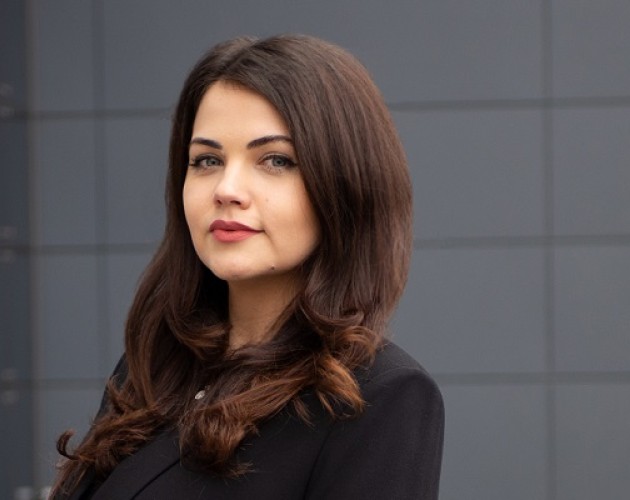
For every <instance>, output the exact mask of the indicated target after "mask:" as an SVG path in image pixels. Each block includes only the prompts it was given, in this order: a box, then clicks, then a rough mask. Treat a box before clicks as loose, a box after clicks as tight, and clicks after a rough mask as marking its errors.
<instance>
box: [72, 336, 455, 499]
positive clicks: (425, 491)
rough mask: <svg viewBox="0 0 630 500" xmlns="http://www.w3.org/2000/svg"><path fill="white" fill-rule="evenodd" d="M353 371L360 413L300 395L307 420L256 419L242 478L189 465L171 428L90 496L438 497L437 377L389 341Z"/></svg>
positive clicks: (242, 454) (80, 493)
mask: <svg viewBox="0 0 630 500" xmlns="http://www.w3.org/2000/svg"><path fill="white" fill-rule="evenodd" d="M357 378H358V380H359V383H360V385H361V390H362V394H363V397H364V398H365V400H366V402H367V406H366V409H365V411H364V412H363V413H362V414H361V416H360V417H358V418H355V419H350V420H348V419H345V420H344V419H342V420H336V421H333V420H331V419H330V418H329V417H328V415H327V414H326V412H325V411H324V409H323V408H322V406H321V405H320V404H319V402H318V401H317V398H315V397H314V396H313V395H312V394H310V393H306V394H304V395H303V399H304V401H305V402H306V404H307V405H308V408H309V410H310V411H311V413H312V415H313V421H312V425H311V426H309V425H306V424H305V423H303V422H302V421H301V420H299V419H298V418H297V417H296V416H295V415H294V414H292V412H291V411H289V410H287V411H285V412H281V413H280V414H278V415H276V416H275V417H273V418H271V419H270V420H269V421H267V422H266V423H264V424H263V425H261V426H260V429H259V430H260V432H259V435H257V436H255V437H251V438H248V439H246V440H245V441H244V442H243V444H242V445H241V446H240V447H239V450H238V453H237V457H238V460H239V461H241V462H247V463H250V464H251V472H249V473H247V474H246V475H245V476H243V477H241V478H239V479H229V480H228V479H223V478H219V477H216V476H214V475H210V474H207V473H202V472H196V471H194V470H190V469H188V468H186V467H185V466H184V465H182V463H181V461H180V454H179V447H178V442H177V434H176V432H175V431H170V432H165V433H163V434H161V435H159V436H158V437H157V438H156V439H155V440H154V441H152V442H150V443H149V444H147V445H146V446H144V447H143V448H141V449H140V450H139V451H138V452H136V453H135V454H134V455H132V456H130V457H128V458H126V459H125V460H123V461H122V462H120V464H119V465H118V466H117V467H116V468H115V469H114V471H113V472H112V473H111V475H110V476H109V477H108V478H107V480H106V481H105V482H104V483H103V484H102V485H101V486H100V487H99V488H98V489H97V490H96V492H95V493H94V495H93V496H92V497H91V498H92V499H93V500H126V499H139V500H149V499H150V500H159V499H165V500H166V499H168V500H172V499H189V498H190V499H230V500H241V499H242V500H257V499H260V500H266V499H274V500H293V499H309V500H335V499H340V500H341V499H344V500H354V499H361V500H370V499H379V500H382V499H388V500H398V499H400V500H408V499H422V500H433V499H437V498H438V485H439V477H440V466H441V460H442V443H443V431H444V406H443V403H442V397H441V395H440V392H439V389H438V388H437V386H436V384H435V382H434V381H433V380H432V379H431V378H430V377H429V375H428V374H427V373H426V372H425V371H424V370H423V369H422V368H421V367H420V366H419V365H418V364H417V363H416V362H415V361H414V360H413V359H412V358H411V357H410V356H408V355H407V354H406V353H405V352H404V351H403V350H402V349H400V348H399V347H397V346H396V345H394V344H391V343H390V344H388V345H387V346H386V347H385V348H384V349H383V350H382V351H380V352H379V354H378V355H377V357H376V361H375V363H374V364H373V365H372V367H370V368H369V369H367V370H363V371H359V372H358V373H357ZM91 486H92V485H91V477H89V476H88V477H86V478H85V479H84V480H83V481H82V482H81V483H80V485H79V487H78V489H77V490H76V491H75V492H74V493H73V494H72V495H71V496H70V497H69V498H70V499H71V500H80V499H83V498H86V493H87V494H89V492H90V489H91Z"/></svg>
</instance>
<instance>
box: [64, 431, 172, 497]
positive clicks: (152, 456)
mask: <svg viewBox="0 0 630 500" xmlns="http://www.w3.org/2000/svg"><path fill="white" fill-rule="evenodd" d="M179 458H180V457H179V439H178V435H177V432H176V431H173V430H171V431H166V432H164V433H162V434H159V435H158V436H157V437H156V438H155V439H154V440H153V441H151V442H150V443H148V444H147V445H145V446H143V447H142V448H140V449H139V450H138V451H137V452H136V453H134V454H133V455H131V456H130V457H127V458H125V459H124V460H123V461H122V462H120V463H119V464H118V465H117V466H116V468H115V469H114V470H113V471H112V473H111V474H110V475H109V477H108V478H107V479H106V480H105V482H104V483H103V484H102V485H101V486H100V487H99V488H98V490H96V492H95V493H94V496H93V497H92V500H111V499H112V498H116V499H117V500H118V499H120V500H126V499H131V498H134V497H135V496H136V495H137V494H138V493H139V492H140V491H141V490H142V489H143V488H144V487H145V486H146V485H147V484H149V483H150V482H151V481H153V479H155V477H156V476H159V475H160V474H161V473H162V472H164V470H166V469H168V468H169V467H171V466H172V465H173V464H175V463H176V462H177V461H178V460H179ZM92 479H93V477H92V475H91V474H89V475H86V477H85V478H84V479H83V481H81V483H80V484H79V486H78V487H77V489H76V491H75V492H74V493H73V494H72V495H71V497H70V499H69V500H79V499H81V496H82V495H83V494H84V493H85V491H86V490H87V489H88V487H89V486H90V483H91V482H92Z"/></svg>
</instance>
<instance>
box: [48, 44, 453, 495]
mask: <svg viewBox="0 0 630 500" xmlns="http://www.w3.org/2000/svg"><path fill="white" fill-rule="evenodd" d="M166 191H167V224H166V231H165V236H164V239H163V242H162V244H161V246H160V248H159V250H158V252H157V254H156V255H155V257H154V259H153V261H152V262H151V264H150V265H149V267H148V269H147V270H146V272H145V274H144V276H143V277H142V280H141V283H140V286H139V289H138V292H137V294H136V297H135V300H134V303H133V305H132V308H131V311H130V313H129V318H128V321H127V326H126V341H125V342H126V345H125V356H124V357H123V359H122V360H121V362H120V363H119V365H118V366H117V368H116V370H115V372H114V375H113V376H112V379H111V380H110V382H109V384H108V387H107V391H106V396H105V398H104V401H103V405H102V407H101V410H100V412H99V414H98V415H97V417H96V419H95V420H94V423H93V425H92V427H91V429H90V431H89V432H88V434H87V435H86V437H85V438H84V439H83V441H82V442H81V443H80V444H79V446H78V447H77V448H76V449H74V450H72V451H71V450H70V449H69V446H68V440H69V438H70V436H71V434H70V433H65V434H64V435H62V437H61V438H60V439H59V442H58V448H59V450H60V452H61V453H62V454H63V455H64V456H65V457H66V459H65V461H64V462H63V463H62V464H61V466H60V473H59V477H58V480H57V483H56V486H55V492H54V496H55V498H72V499H80V498H93V499H95V500H96V499H127V498H129V499H130V498H137V499H162V498H164V499H173V498H195V499H201V498H208V499H214V498H230V499H248V500H250V499H282V500H290V499H298V498H307V499H383V498H387V499H411V498H420V499H434V498H437V495H438V482H439V474H440V464H441V454H442V439H443V425H444V412H443V405H442V399H441V396H440V393H439V390H438V389H437V387H436V385H435V383H434V382H433V381H432V379H431V378H430V377H429V376H428V375H427V373H426V372H425V371H424V370H423V369H422V368H421V367H420V366H419V365H418V364H417V363H416V362H415V361H414V360H413V359H412V358H410V357H409V356H408V355H407V354H405V353H404V352H403V351H402V350H401V349H400V348H399V347H397V346H395V345H394V344H393V343H391V342H389V341H387V340H386V333H387V321H388V319H389V317H390V315H391V314H392V311H393V309H394V308H395V306H396V304H397V301H398V299H399V297H400V295H401V293H402V291H403V287H404V284H405V281H406V277H407V270H408V262H409V257H410V252H411V243H412V223H411V216H412V207H411V186H410V180H409V174H408V170H407V165H406V161H405V157H404V153H403V151H402V148H401V145H400V142H399V139H398V137H397V134H396V132H395V129H394V126H393V125H392V121H391V118H390V116H389V113H388V111H387V109H386V106H385V105H384V103H383V100H382V98H381V96H380V94H379V92H378V90H377V89H376V87H375V86H374V84H373V83H372V81H371V80H370V78H369V76H368V74H367V72H366V71H365V69H364V68H363V67H362V66H361V65H360V64H359V63H358V62H357V61H356V60H355V59H354V58H353V57H352V56H350V55H349V54H348V53H346V52H345V51H343V50H341V49H339V48H338V47H336V46H333V45H331V44H328V43H326V42H323V41H321V40H317V39H314V38H310V37H304V36H279V37H273V38H268V39H265V40H255V39H250V38H238V39H234V40H231V41H228V42H225V43H222V44H220V45H218V46H216V47H214V48H213V49H212V50H211V51H210V52H209V53H208V54H207V55H205V56H204V57H203V58H202V59H201V60H200V62H199V63H198V64H197V65H196V66H195V68H194V69H193V70H192V72H191V73H190V75H189V76H188V79H187V80H186V82H185V84H184V88H183V90H182V93H181V96H180V99H179V103H178V106H177V109H176V112H175V116H174V121H173V130H172V136H171V144H170V167H169V173H168V180H167V188H166Z"/></svg>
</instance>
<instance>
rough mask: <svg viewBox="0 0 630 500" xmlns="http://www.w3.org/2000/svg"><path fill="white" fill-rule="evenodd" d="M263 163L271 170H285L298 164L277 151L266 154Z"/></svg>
mask: <svg viewBox="0 0 630 500" xmlns="http://www.w3.org/2000/svg"><path fill="white" fill-rule="evenodd" d="M261 164H262V165H263V166H265V167H267V168H269V169H271V170H283V169H285V168H293V167H295V166H297V163H296V162H295V161H294V160H292V159H291V158H290V157H288V156H286V155H281V154H277V153H274V154H270V155H267V156H264V157H263V158H262V161H261Z"/></svg>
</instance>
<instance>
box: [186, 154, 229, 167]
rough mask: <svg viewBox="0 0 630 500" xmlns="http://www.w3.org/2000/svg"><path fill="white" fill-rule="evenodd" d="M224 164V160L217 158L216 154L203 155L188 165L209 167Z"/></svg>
mask: <svg viewBox="0 0 630 500" xmlns="http://www.w3.org/2000/svg"><path fill="white" fill-rule="evenodd" d="M222 164H223V162H222V161H221V159H220V158H217V157H216V156H214V155H201V156H197V157H196V158H193V159H192V160H190V163H189V164H188V165H189V166H191V167H201V168H208V167H218V166H220V165H222Z"/></svg>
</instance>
